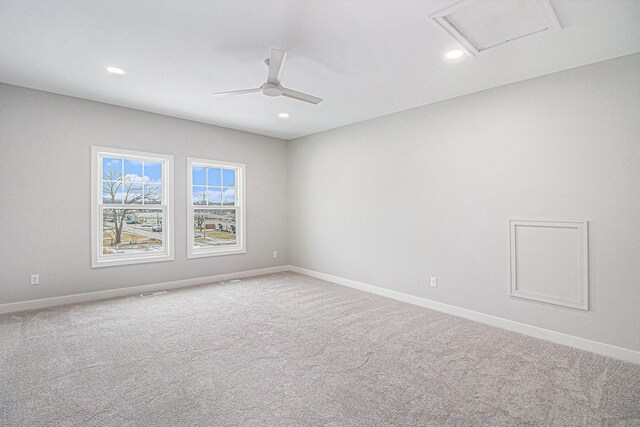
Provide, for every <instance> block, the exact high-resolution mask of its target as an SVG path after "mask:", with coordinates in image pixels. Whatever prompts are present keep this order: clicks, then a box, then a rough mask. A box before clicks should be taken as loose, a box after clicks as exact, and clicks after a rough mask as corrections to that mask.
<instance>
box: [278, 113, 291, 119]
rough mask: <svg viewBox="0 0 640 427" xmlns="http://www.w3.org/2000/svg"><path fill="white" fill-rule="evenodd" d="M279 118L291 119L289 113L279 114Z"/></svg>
mask: <svg viewBox="0 0 640 427" xmlns="http://www.w3.org/2000/svg"><path fill="white" fill-rule="evenodd" d="M278 117H280V118H281V119H288V118H289V113H280V114H278Z"/></svg>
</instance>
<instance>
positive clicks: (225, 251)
mask: <svg viewBox="0 0 640 427" xmlns="http://www.w3.org/2000/svg"><path fill="white" fill-rule="evenodd" d="M194 166H195V167H205V168H222V169H230V168H233V169H235V170H236V182H235V184H236V186H235V205H234V206H228V205H227V206H225V205H224V195H223V196H222V197H223V200H222V203H221V205H220V206H217V205H215V207H214V208H211V207H209V206H211V205H194V204H193V168H194ZM245 182H246V164H244V163H234V162H225V161H220V160H209V159H198V158H194V157H188V158H187V258H189V259H192V258H203V257H211V256H224V255H237V254H244V253H246V252H247V244H246V243H247V233H246V224H247V221H246V218H247V209H246V200H247V193H246V185H245ZM207 184H208V183H207ZM196 209H210V210H213V209H219V210H225V209H233V210H235V211H236V244H235V245H233V246H218V247H216V246H211V247H209V248H198V249H196V248H194V247H193V245H194V237H193V234H194V231H193V229H194V220H193V217H194V212H195V210H196Z"/></svg>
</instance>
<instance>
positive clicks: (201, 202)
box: [187, 159, 246, 258]
mask: <svg viewBox="0 0 640 427" xmlns="http://www.w3.org/2000/svg"><path fill="white" fill-rule="evenodd" d="M244 168H245V165H243V164H240V163H228V162H218V161H213V160H201V159H187V171H188V174H189V175H188V179H187V181H188V184H187V191H188V196H187V236H188V247H187V254H188V257H189V258H197V257H203V256H216V255H231V254H240V253H245V252H246V249H245V227H244V224H245V208H244V200H245V199H244V196H245V194H244Z"/></svg>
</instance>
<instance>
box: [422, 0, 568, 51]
mask: <svg viewBox="0 0 640 427" xmlns="http://www.w3.org/2000/svg"><path fill="white" fill-rule="evenodd" d="M431 19H433V20H434V21H435V22H436V23H437V24H438V25H439V26H440V27H441V28H442V29H444V30H445V31H446V32H447V34H449V35H450V36H451V37H453V38H454V39H455V40H456V41H458V42H459V43H460V44H462V46H463V47H464V48H465V49H466V50H467V51H468V52H469V53H470V54H471V55H474V56H475V55H478V54H479V53H480V52H482V51H485V50H487V49H491V48H493V47H495V46H498V45H501V44H503V43H507V42H510V41H513V40H516V39H520V38H523V37H528V36H531V35H534V34H538V33H541V32H544V31H559V30H560V29H561V27H560V23H559V22H558V18H557V17H556V15H555V13H554V12H553V9H552V8H551V5H550V4H549V0H463V1H461V2H458V3H456V4H454V5H453V6H450V7H448V8H446V9H443V10H441V11H440V12H437V13H435V14H433V15H431Z"/></svg>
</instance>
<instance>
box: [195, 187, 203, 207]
mask: <svg viewBox="0 0 640 427" xmlns="http://www.w3.org/2000/svg"><path fill="white" fill-rule="evenodd" d="M192 199H193V204H194V205H206V204H207V188H206V187H193V196H192Z"/></svg>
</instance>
